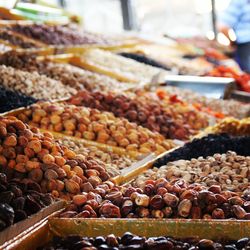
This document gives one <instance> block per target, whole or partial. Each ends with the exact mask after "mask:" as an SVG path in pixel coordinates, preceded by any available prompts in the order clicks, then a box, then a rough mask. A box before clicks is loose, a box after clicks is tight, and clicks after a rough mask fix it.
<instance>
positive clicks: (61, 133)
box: [0, 17, 250, 250]
mask: <svg viewBox="0 0 250 250" xmlns="http://www.w3.org/2000/svg"><path fill="white" fill-rule="evenodd" d="M13 18H14V17H13ZM172 42H173V43H172V44H171V45H166V44H164V45H163V44H159V43H157V42H156V41H155V42H154V41H151V40H147V39H142V38H141V37H140V36H139V35H138V36H136V35H133V36H132V35H130V36H128V35H125V34H122V35H120V36H114V35H108V34H96V33H93V32H89V31H85V30H84V31H83V30H82V29H81V28H80V27H78V26H75V25H72V24H69V23H68V24H66V25H65V24H58V23H45V22H43V23H40V22H33V21H27V20H21V21H20V20H19V21H17V20H0V44H1V48H0V50H1V51H0V249H9V250H10V249H11V250H14V249H17V250H18V249H23V250H35V249H36V250H42V249H44V250H45V249H46V250H47V249H51V250H52V249H85V250H87V249H88V250H94V249H112V250H116V249H190V250H191V249H248V248H249V247H250V226H249V225H250V224H249V220H250V185H249V180H250V119H249V116H250V104H249V84H250V77H249V74H247V73H245V72H243V71H241V70H240V69H239V66H238V64H237V63H236V62H235V61H234V60H233V59H232V58H229V56H228V54H227V52H228V51H225V50H224V48H221V47H220V46H219V45H218V43H216V42H215V41H214V42H211V41H210V42H209V41H207V44H209V46H210V47H212V49H210V48H208V47H206V46H205V47H204V46H199V45H197V44H195V43H194V42H192V41H190V40H178V39H175V40H173V41H172ZM242 93H244V94H242ZM242 95H244V98H243V97H242ZM211 96H212V97H211ZM235 96H237V97H238V98H239V96H241V97H240V100H235V99H233V97H235Z"/></svg>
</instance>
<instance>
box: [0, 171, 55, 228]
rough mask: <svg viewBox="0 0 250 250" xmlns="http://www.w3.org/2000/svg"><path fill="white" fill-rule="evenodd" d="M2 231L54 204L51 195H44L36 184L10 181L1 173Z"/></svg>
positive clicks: (0, 220)
mask: <svg viewBox="0 0 250 250" xmlns="http://www.w3.org/2000/svg"><path fill="white" fill-rule="evenodd" d="M0 190H1V191H0V231H2V230H3V229H5V228H6V227H8V226H10V225H12V224H14V223H16V222H19V221H21V220H24V219H26V218H27V217H28V216H30V215H32V214H34V213H37V212H38V211H40V210H41V209H42V208H44V207H46V206H49V205H50V204H52V202H53V198H52V197H51V195H50V194H43V193H42V190H41V187H40V185H39V184H37V183H36V182H34V181H32V180H29V179H25V180H18V179H13V180H12V181H8V180H7V177H6V175H5V174H3V173H0Z"/></svg>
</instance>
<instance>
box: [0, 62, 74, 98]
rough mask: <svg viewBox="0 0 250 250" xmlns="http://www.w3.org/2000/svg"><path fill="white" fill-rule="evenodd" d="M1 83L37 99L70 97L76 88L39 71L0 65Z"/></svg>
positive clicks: (7, 87)
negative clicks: (27, 70)
mask: <svg viewBox="0 0 250 250" xmlns="http://www.w3.org/2000/svg"><path fill="white" fill-rule="evenodd" d="M0 84H1V85H2V86H4V87H5V88H6V89H10V90H14V91H18V92H20V93H22V94H25V95H27V96H31V97H33V98H36V99H59V98H65V97H69V96H71V95H73V94H75V93H76V90H75V89H73V88H71V87H69V86H65V85H63V84H62V83H61V82H60V81H56V80H53V79H50V78H48V77H46V76H44V75H40V74H38V73H37V72H32V73H30V72H26V71H22V70H16V69H14V68H12V67H6V66H4V65H1V66H0Z"/></svg>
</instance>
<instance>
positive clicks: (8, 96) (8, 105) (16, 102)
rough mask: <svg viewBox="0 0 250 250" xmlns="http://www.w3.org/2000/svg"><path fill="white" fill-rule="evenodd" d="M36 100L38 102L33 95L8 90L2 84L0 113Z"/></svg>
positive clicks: (0, 89) (0, 88)
mask: <svg viewBox="0 0 250 250" xmlns="http://www.w3.org/2000/svg"><path fill="white" fill-rule="evenodd" d="M34 102H36V99H34V98H32V97H29V96H26V95H23V94H21V93H18V92H16V91H11V90H7V89H5V88H4V87H1V86H0V113H3V112H6V111H10V110H12V109H16V108H19V107H26V106H28V105H30V104H32V103H34Z"/></svg>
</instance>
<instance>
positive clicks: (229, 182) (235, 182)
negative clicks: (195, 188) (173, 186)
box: [133, 151, 250, 192]
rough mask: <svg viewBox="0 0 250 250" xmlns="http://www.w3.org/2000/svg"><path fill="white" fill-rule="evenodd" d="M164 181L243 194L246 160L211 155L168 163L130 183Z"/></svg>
mask: <svg viewBox="0 0 250 250" xmlns="http://www.w3.org/2000/svg"><path fill="white" fill-rule="evenodd" d="M160 178H166V179H167V180H168V181H172V180H176V179H184V180H185V181H186V182H187V183H189V184H192V183H200V184H202V185H204V186H208V187H210V186H212V185H220V186H221V188H222V190H225V191H226V190H230V191H234V192H240V191H244V190H245V189H247V188H248V187H250V184H249V182H250V156H247V157H244V156H240V155H237V154H236V153H234V152H231V151H229V152H227V153H226V154H221V155H220V154H215V155H213V156H209V157H207V158H205V159H204V158H203V157H199V158H198V159H194V158H193V159H192V160H191V161H187V160H179V161H174V162H169V163H168V164H167V165H166V166H162V167H160V168H153V169H149V170H147V171H146V172H145V173H143V174H141V175H139V176H138V177H137V178H136V179H135V181H134V182H133V186H135V187H140V188H142V187H144V186H145V183H146V180H149V179H150V180H152V179H153V180H158V179H160Z"/></svg>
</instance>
